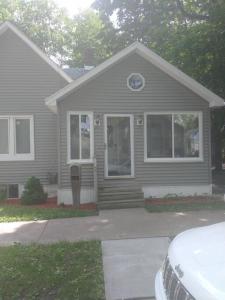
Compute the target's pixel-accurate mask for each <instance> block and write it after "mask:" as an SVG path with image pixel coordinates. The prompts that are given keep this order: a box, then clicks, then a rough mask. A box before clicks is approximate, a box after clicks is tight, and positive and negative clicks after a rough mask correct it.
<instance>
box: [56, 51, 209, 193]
mask: <svg viewBox="0 0 225 300" xmlns="http://www.w3.org/2000/svg"><path fill="white" fill-rule="evenodd" d="M134 72H135V73H141V74H142V75H143V76H144V77H145V81H146V85H145V88H144V89H143V90H142V91H140V92H132V91H130V90H129V89H128V88H127V77H128V76H129V74H130V73H134ZM58 109H59V118H60V140H59V142H60V149H61V153H60V170H61V171H60V186H61V187H63V188H66V187H69V186H70V182H69V166H68V164H67V163H66V160H67V141H66V121H67V117H66V114H67V112H68V111H79V110H80V111H93V112H94V115H95V117H96V116H98V117H99V116H100V119H101V125H100V126H96V127H95V128H94V143H95V155H96V158H97V170H98V182H99V185H104V184H115V185H124V184H128V183H131V182H135V183H138V184H140V185H154V186H155V185H205V184H206V185H208V184H210V183H211V175H210V110H209V105H208V102H206V101H205V100H203V99H201V98H200V97H199V96H197V95H196V94H194V93H193V92H191V91H190V90H189V89H187V88H185V87H184V86H182V85H181V84H180V83H178V82H177V81H175V80H174V79H172V78H171V77H170V76H168V75H166V74H165V73H164V72H162V71H161V70H159V69H158V68H156V67H155V66H153V65H152V64H150V63H149V62H147V61H146V60H145V59H143V58H142V57H140V56H139V55H137V54H132V55H130V56H129V57H127V58H126V59H124V60H123V61H120V62H118V63H117V64H116V65H114V66H113V67H112V68H111V69H109V70H106V71H105V72H104V73H102V74H101V75H99V76H98V77H96V78H95V79H94V80H92V81H90V82H89V83H87V84H86V85H83V86H82V87H80V88H79V90H77V91H75V92H73V93H72V94H71V95H69V96H67V97H66V98H65V99H64V100H63V101H61V102H60V103H59V104H58ZM154 111H202V112H203V150H204V161H203V162H194V163H193V162H185V163H178V162H177V163H172V162H170V163H146V162H144V126H140V125H139V126H138V125H137V118H138V117H139V116H140V115H141V116H142V117H144V112H154ZM107 113H127V114H133V115H134V173H135V178H134V179H127V180H125V179H124V180H122V179H113V180H110V179H107V180H105V179H104V114H107ZM91 171H92V170H90V168H87V167H85V168H84V169H83V172H82V179H83V185H89V184H91V183H92V174H93V173H92V172H91Z"/></svg>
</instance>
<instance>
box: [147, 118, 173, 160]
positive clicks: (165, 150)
mask: <svg viewBox="0 0 225 300" xmlns="http://www.w3.org/2000/svg"><path fill="white" fill-rule="evenodd" d="M172 152H173V151H172V116H171V115H149V116H147V157H148V158H159V157H160V158H167V157H169V158H170V157H172Z"/></svg>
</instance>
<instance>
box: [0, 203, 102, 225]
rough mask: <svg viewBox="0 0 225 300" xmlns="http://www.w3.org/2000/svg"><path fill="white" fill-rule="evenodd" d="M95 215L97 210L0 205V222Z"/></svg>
mask: <svg viewBox="0 0 225 300" xmlns="http://www.w3.org/2000/svg"><path fill="white" fill-rule="evenodd" d="M93 215H97V211H94V210H93V211H92V210H90V211H88V210H78V209H73V208H37V207H30V206H27V207H26V206H16V205H15V206H14V205H0V222H14V221H35V220H49V219H59V218H72V217H86V216H93Z"/></svg>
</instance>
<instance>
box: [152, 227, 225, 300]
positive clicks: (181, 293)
mask: <svg viewBox="0 0 225 300" xmlns="http://www.w3.org/2000/svg"><path fill="white" fill-rule="evenodd" d="M155 296H156V299H157V300H225V222H223V223H219V224H215V225H211V226H205V227H199V228H196V229H191V230H187V231H185V232H183V233H181V234H179V235H178V236H177V237H176V238H175V239H174V240H173V241H172V242H171V244H170V247H169V250H168V255H167V258H166V259H165V261H164V264H163V266H162V268H161V269H160V270H159V271H158V273H157V275H156V279H155Z"/></svg>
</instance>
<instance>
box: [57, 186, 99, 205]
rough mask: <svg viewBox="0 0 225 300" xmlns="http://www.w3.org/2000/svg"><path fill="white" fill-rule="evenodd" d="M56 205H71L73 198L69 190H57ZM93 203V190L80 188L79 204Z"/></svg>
mask: <svg viewBox="0 0 225 300" xmlns="http://www.w3.org/2000/svg"><path fill="white" fill-rule="evenodd" d="M57 203H58V204H62V203H64V204H66V205H71V204H73V196H72V190H71V189H58V190H57ZM85 203H95V190H94V188H88V187H86V188H85V187H81V190H80V204H85Z"/></svg>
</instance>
